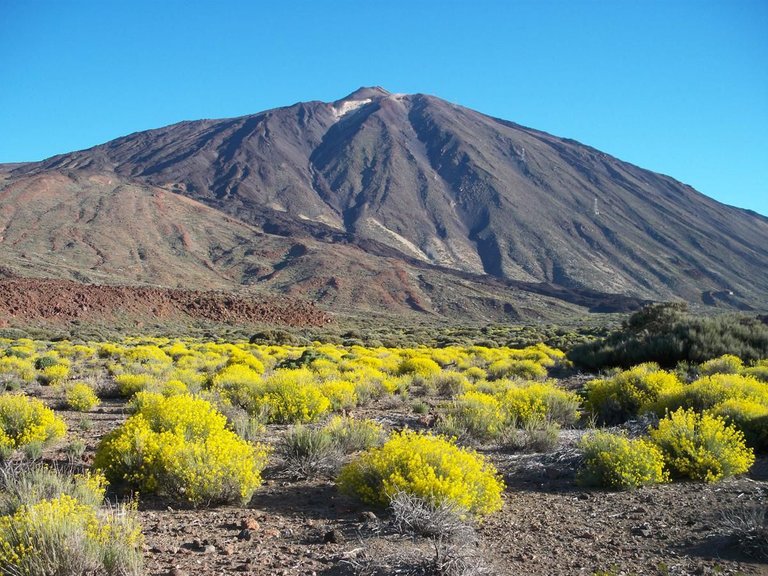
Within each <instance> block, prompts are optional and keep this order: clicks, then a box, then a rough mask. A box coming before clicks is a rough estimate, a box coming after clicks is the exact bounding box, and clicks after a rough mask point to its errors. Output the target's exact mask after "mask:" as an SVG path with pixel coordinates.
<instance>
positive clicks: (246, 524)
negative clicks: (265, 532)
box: [240, 516, 260, 531]
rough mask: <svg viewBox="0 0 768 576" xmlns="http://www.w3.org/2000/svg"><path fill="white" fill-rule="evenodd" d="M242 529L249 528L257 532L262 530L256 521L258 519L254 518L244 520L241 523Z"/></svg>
mask: <svg viewBox="0 0 768 576" xmlns="http://www.w3.org/2000/svg"><path fill="white" fill-rule="evenodd" d="M240 528H247V529H248V530H252V531H256V530H258V529H259V528H260V526H259V523H258V522H257V521H256V518H254V517H253V516H249V517H248V518H244V519H243V521H242V522H240Z"/></svg>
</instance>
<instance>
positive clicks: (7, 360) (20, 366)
mask: <svg viewBox="0 0 768 576" xmlns="http://www.w3.org/2000/svg"><path fill="white" fill-rule="evenodd" d="M36 375H37V372H36V371H35V366H34V364H32V362H30V361H29V360H27V359H26V358H18V357H16V356H3V357H2V358H0V382H2V383H4V384H6V385H7V384H12V383H16V384H21V383H29V382H32V381H34V379H35V376H36Z"/></svg>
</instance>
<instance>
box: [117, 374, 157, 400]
mask: <svg viewBox="0 0 768 576" xmlns="http://www.w3.org/2000/svg"><path fill="white" fill-rule="evenodd" d="M115 384H117V389H118V391H119V392H120V395H121V396H124V397H125V398H130V397H131V396H133V395H134V394H136V393H137V392H141V391H142V390H149V391H152V390H154V389H155V388H157V387H158V386H159V384H160V383H159V381H158V379H157V377H155V376H153V375H152V374H119V375H118V376H115Z"/></svg>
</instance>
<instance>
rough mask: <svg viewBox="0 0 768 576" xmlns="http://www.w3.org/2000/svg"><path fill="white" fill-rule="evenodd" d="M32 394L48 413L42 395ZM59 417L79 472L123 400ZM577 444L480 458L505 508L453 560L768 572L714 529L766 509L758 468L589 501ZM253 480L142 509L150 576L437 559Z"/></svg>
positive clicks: (346, 512)
mask: <svg viewBox="0 0 768 576" xmlns="http://www.w3.org/2000/svg"><path fill="white" fill-rule="evenodd" d="M39 393H40V394H41V395H42V396H43V398H45V399H46V400H47V401H49V403H51V404H52V405H54V406H55V402H54V398H53V392H52V390H50V389H48V388H41V389H40V390H39ZM60 413H61V414H62V415H63V416H64V417H65V419H66V420H67V421H68V424H69V426H70V430H71V431H72V432H71V435H74V436H79V437H80V438H82V439H83V440H85V442H86V445H87V448H86V452H85V454H84V455H83V457H82V459H78V462H77V463H76V465H86V464H87V463H88V462H89V461H90V459H91V458H92V457H93V452H94V449H95V447H96V444H97V442H98V439H99V438H100V437H101V436H102V435H103V434H104V433H105V432H107V431H108V430H110V429H112V428H113V427H115V426H117V425H118V424H119V423H120V422H122V421H123V420H124V419H125V418H126V414H125V413H124V404H123V401H120V400H111V401H106V402H104V403H103V404H102V406H101V407H100V408H98V409H97V410H96V411H94V412H92V413H90V414H87V415H83V414H79V413H76V412H69V411H66V410H62V411H61V412H60ZM360 415H361V416H365V417H376V418H378V420H379V421H381V422H382V423H383V424H384V425H385V426H391V425H395V426H398V427H399V426H402V425H405V424H407V425H409V426H411V427H414V428H418V427H423V426H425V424H426V423H427V422H428V418H425V417H423V416H420V415H417V414H413V413H412V412H411V411H410V407H409V406H408V405H407V404H402V405H401V406H399V407H398V406H391V405H388V406H385V407H384V406H382V407H379V409H377V408H376V407H374V408H370V407H369V408H368V409H366V411H365V413H364V414H360ZM83 419H87V420H88V421H89V422H90V427H89V429H87V430H83V429H82V426H81V424H80V421H81V420H83ZM284 429H285V427H284V426H274V427H272V426H270V427H269V430H268V431H267V436H269V437H270V438H271V439H274V438H276V437H277V436H278V435H279V434H280V433H281V432H282V431H283V430H284ZM581 433H582V432H581V431H578V430H571V431H568V430H566V431H563V433H562V434H561V438H560V442H559V445H558V447H557V448H556V449H555V451H553V452H549V453H546V454H520V453H514V452H508V451H506V452H505V451H503V450H501V449H497V448H493V447H491V448H486V449H484V450H481V451H482V452H484V453H485V454H486V455H487V456H488V457H489V458H490V459H491V460H492V461H493V463H494V464H495V465H496V466H497V468H498V469H499V471H500V472H501V473H502V475H503V477H504V479H505V482H506V485H507V488H506V491H505V495H504V508H503V510H502V511H500V512H499V513H497V514H494V515H491V516H490V517H488V518H487V519H486V520H485V521H484V522H482V523H481V524H479V525H476V526H475V533H476V538H473V539H469V540H468V541H467V542H463V543H461V544H460V545H458V546H457V545H453V546H454V548H458V551H456V550H454V553H455V554H458V555H465V556H466V558H467V559H468V560H469V562H470V563H475V564H476V566H475V567H476V568H477V571H476V572H474V573H477V574H481V573H485V574H498V575H510V576H511V575H521V574H523V575H531V576H556V575H563V576H566V575H580V574H585V575H593V574H596V573H598V574H600V575H601V576H603V575H617V576H618V575H646V574H647V575H658V576H666V575H708V574H713V575H714V574H722V575H737V574H744V575H759V574H768V564H766V563H764V562H760V561H758V560H755V559H751V558H749V557H748V556H746V555H744V554H743V553H742V552H741V551H740V549H739V548H738V547H737V546H736V545H735V544H734V542H733V541H732V538H729V537H728V536H727V535H726V534H723V533H722V522H721V517H722V514H723V513H724V512H725V511H727V510H729V509H737V508H739V507H743V506H745V505H762V506H765V505H766V502H767V501H768V458H766V457H765V456H764V457H762V458H761V459H759V460H758V462H757V463H756V464H755V466H754V467H753V468H752V471H751V473H750V474H749V475H747V476H742V477H738V478H732V479H728V480H725V481H723V482H720V483H716V484H701V483H694V482H682V483H679V482H678V483H672V484H666V485H660V486H654V487H648V488H642V489H639V490H636V491H632V492H607V491H599V490H586V489H584V488H581V487H579V486H578V485H577V484H576V482H575V470H576V467H577V465H578V462H577V460H578V456H577V454H576V453H575V451H574V450H573V444H574V443H575V441H576V440H577V439H578V436H579V435H580V434H581ZM65 454H66V452H65V447H64V446H62V447H59V448H58V449H57V451H56V452H52V453H50V454H49V456H50V457H51V458H53V459H56V460H59V461H60V462H63V461H64V460H66V456H65ZM264 478H265V482H264V485H263V486H262V487H261V488H260V489H259V490H258V491H257V493H256V495H255V496H254V498H253V499H252V501H251V502H250V503H249V504H248V505H247V506H245V507H219V508H212V509H198V510H190V509H176V508H175V507H173V506H169V505H168V503H166V502H162V501H159V500H151V499H145V498H142V503H141V505H140V510H139V514H140V519H141V522H142V524H143V527H144V533H145V536H146V550H145V558H146V567H147V572H148V574H150V575H153V576H161V575H173V576H184V575H186V576H193V575H198V574H217V575H218V574H222V575H224V574H251V575H272V574H277V575H297V576H298V575H302V576H310V575H328V576H333V575H337V576H342V575H351V574H381V575H384V574H426V573H430V572H425V571H423V570H424V568H423V567H424V566H425V565H429V564H430V562H432V561H433V560H434V559H435V557H436V550H437V551H438V552H440V553H442V552H445V550H444V549H442V548H440V546H439V545H438V546H437V547H436V546H435V543H434V542H433V541H431V540H429V539H426V538H424V537H412V536H403V535H401V534H399V533H398V531H397V530H395V529H394V526H393V523H392V521H391V519H390V517H389V514H388V513H387V511H386V510H372V509H370V508H368V507H366V506H365V505H363V504H361V503H360V502H358V501H356V500H355V499H353V498H350V497H347V496H345V495H343V494H340V493H339V492H338V491H337V489H336V486H335V484H334V483H333V481H332V479H330V478H321V479H314V480H294V479H292V478H290V477H288V476H286V475H285V474H284V473H283V472H282V471H281V467H280V462H279V461H278V459H277V457H275V456H274V455H273V459H272V462H271V463H270V466H269V467H268V468H267V469H266V470H265V473H264ZM449 546H450V545H449ZM443 548H444V547H443ZM483 570H485V571H483ZM431 573H434V572H431ZM446 573H448V574H449V573H450V572H446ZM471 573H472V572H467V574H471Z"/></svg>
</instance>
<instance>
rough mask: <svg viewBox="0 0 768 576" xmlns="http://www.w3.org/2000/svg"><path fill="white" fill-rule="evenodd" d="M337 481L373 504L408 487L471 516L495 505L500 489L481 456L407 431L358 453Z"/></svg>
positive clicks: (498, 503)
mask: <svg viewBox="0 0 768 576" xmlns="http://www.w3.org/2000/svg"><path fill="white" fill-rule="evenodd" d="M338 483H339V487H340V488H341V489H342V490H343V491H345V492H348V493H353V494H357V495H358V496H359V497H360V498H361V499H362V500H364V501H366V502H369V503H371V504H375V505H381V506H386V505H387V504H388V503H389V501H390V499H391V498H392V496H394V495H395V494H396V493H398V492H408V493H410V494H413V495H414V496H418V497H421V498H424V499H425V500H427V501H429V502H431V503H433V504H440V503H442V502H447V503H451V504H454V505H456V506H457V507H458V508H460V509H461V510H463V511H465V512H467V513H470V514H473V515H477V516H480V515H484V514H489V513H491V512H494V511H496V510H498V509H499V508H501V506H502V500H501V492H502V490H503V488H504V484H503V482H502V481H501V479H500V478H499V476H498V473H497V472H496V469H495V468H494V467H493V466H492V465H491V464H489V463H488V462H486V460H485V459H484V458H483V457H482V456H480V455H478V454H476V453H474V452H471V451H468V450H465V449H461V448H459V447H457V446H456V445H455V444H453V443H451V442H450V441H448V440H446V439H445V438H441V437H439V436H432V435H428V434H417V433H415V432H410V431H407V430H406V431H403V432H400V433H397V434H394V435H393V436H392V437H391V438H390V440H389V441H388V442H386V443H385V444H384V445H383V446H382V447H381V448H374V449H372V450H368V451H366V452H363V453H362V454H361V455H360V456H359V457H358V458H357V459H356V460H354V461H353V462H351V463H350V464H348V465H347V466H345V467H344V468H343V469H342V470H341V473H340V474H339V478H338Z"/></svg>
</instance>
